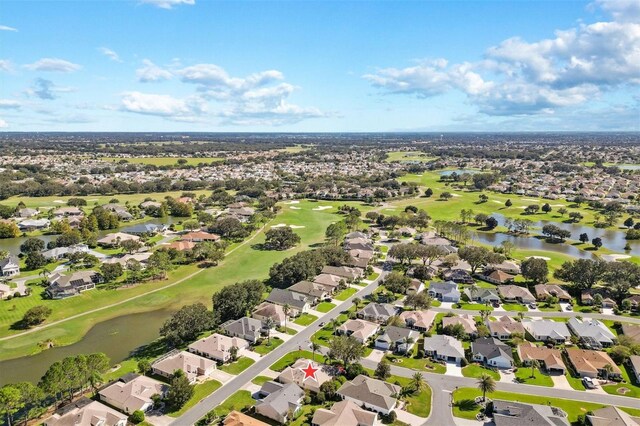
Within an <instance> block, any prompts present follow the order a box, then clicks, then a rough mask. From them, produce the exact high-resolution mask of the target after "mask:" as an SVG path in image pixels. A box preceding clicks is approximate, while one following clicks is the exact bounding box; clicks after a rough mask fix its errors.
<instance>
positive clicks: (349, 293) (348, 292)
mask: <svg viewBox="0 0 640 426" xmlns="http://www.w3.org/2000/svg"><path fill="white" fill-rule="evenodd" d="M357 292H358V289H357V288H353V287H349V288H347V289H344V290H342V291H341V292H340V293H338V294H337V295H336V297H335V299H337V300H341V301H344V300H347V299H348V298H350V297H351V296H353V295H354V294H356V293H357Z"/></svg>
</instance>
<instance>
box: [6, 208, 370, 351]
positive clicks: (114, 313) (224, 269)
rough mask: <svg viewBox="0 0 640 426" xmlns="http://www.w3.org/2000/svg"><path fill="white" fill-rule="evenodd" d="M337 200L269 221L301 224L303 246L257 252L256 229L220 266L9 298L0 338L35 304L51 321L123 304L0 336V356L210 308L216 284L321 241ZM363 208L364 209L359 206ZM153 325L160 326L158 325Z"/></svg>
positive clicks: (260, 272)
mask: <svg viewBox="0 0 640 426" xmlns="http://www.w3.org/2000/svg"><path fill="white" fill-rule="evenodd" d="M341 204H344V203H341V202H333V203H331V202H323V203H322V205H330V206H332V207H334V208H332V209H327V210H313V209H314V208H317V206H318V205H319V204H318V203H315V202H312V201H301V202H300V203H299V204H297V205H296V206H297V207H298V208H299V209H291V208H288V206H287V205H285V206H284V208H283V209H282V211H281V212H280V213H279V214H278V216H277V217H276V218H275V219H274V221H273V222H272V223H286V224H293V225H300V226H304V228H298V229H296V230H295V232H296V233H297V234H298V235H300V237H301V240H302V242H301V244H300V245H298V246H297V247H295V248H293V249H290V250H286V251H266V250H260V249H259V246H258V244H260V243H262V242H263V241H264V232H260V233H258V234H257V235H256V237H255V238H254V239H253V240H252V241H250V242H249V243H247V244H245V245H243V246H242V247H240V248H239V249H237V250H236V251H234V252H233V253H230V254H228V255H227V257H226V258H225V259H224V261H223V262H222V263H221V264H220V265H219V266H217V267H214V268H210V269H198V267H197V266H195V265H190V266H183V267H180V268H178V269H177V270H175V271H173V272H171V273H170V278H169V280H167V281H160V282H149V283H144V284H141V285H138V286H136V287H133V288H127V289H120V290H116V291H114V290H92V291H87V292H84V293H82V294H81V295H79V296H75V297H71V298H68V299H65V300H42V299H41V298H40V297H39V296H38V295H37V294H34V295H32V296H30V297H25V298H19V299H13V300H12V301H11V302H1V303H0V338H2V337H6V336H8V335H11V334H15V333H17V332H18V331H16V330H10V329H9V327H10V325H11V324H13V323H14V322H16V321H18V320H19V319H20V318H22V316H23V314H24V312H25V311H26V310H27V309H29V308H31V307H33V306H35V305H38V304H44V305H47V306H50V307H51V308H52V309H53V314H52V315H51V317H50V318H49V319H48V322H52V321H56V320H65V319H67V318H69V317H71V316H73V315H77V314H82V313H83V312H86V311H89V310H93V309H96V308H100V307H104V306H108V305H111V304H113V303H119V302H123V303H122V304H120V305H117V306H113V307H110V308H109V309H103V310H101V311H99V312H93V313H91V314H88V315H83V316H81V317H78V318H74V319H70V320H65V321H64V322H61V323H59V324H55V325H53V326H50V327H47V328H43V329H39V330H36V331H34V332H32V333H29V334H25V335H22V336H19V337H15V338H12V339H10V340H0V360H2V359H10V358H16V357H20V356H25V355H31V354H34V353H37V352H39V351H40V350H41V349H40V346H39V345H38V343H39V342H43V341H46V340H48V339H52V340H54V341H55V344H56V345H58V346H60V345H68V344H71V343H74V342H76V341H78V340H80V339H81V338H82V336H83V335H84V334H86V332H87V331H88V330H89V329H90V328H91V327H92V326H93V325H95V324H97V323H99V322H101V321H105V320H108V319H111V318H116V317H119V316H122V315H126V314H131V313H138V312H147V311H154V310H159V309H167V310H177V309H178V308H180V307H181V306H183V305H186V304H190V303H195V302H202V301H204V302H206V303H207V304H208V305H209V307H210V304H211V294H212V293H214V292H215V291H217V290H219V289H220V288H222V287H224V286H226V285H229V284H232V283H234V282H237V281H243V280H247V279H264V278H266V277H267V276H268V272H269V268H270V267H271V265H273V264H274V263H276V262H279V261H281V260H282V259H284V258H285V257H288V256H291V255H293V254H294V253H296V252H298V251H301V250H306V249H308V248H309V247H310V246H311V245H313V244H317V243H319V242H322V241H323V239H324V232H325V229H326V227H327V226H328V225H329V224H330V223H331V222H334V221H336V219H337V216H336V215H335V214H334V213H331V212H332V211H334V212H335V211H336V209H335V207H337V206H339V205H341ZM355 204H356V205H359V204H357V203H355ZM363 210H366V209H365V208H363ZM302 224H304V225H302ZM193 274H195V275H193ZM192 275H193V276H192ZM185 278H188V279H185ZM180 279H185V280H184V281H183V282H181V283H180V284H177V285H175V286H173V287H169V288H165V289H161V290H159V291H157V292H155V293H153V294H147V293H149V292H150V291H152V290H157V289H160V288H162V287H165V286H167V285H168V284H170V283H173V282H177V281H178V280H180ZM139 295H142V296H141V297H139V298H138V299H136V300H131V301H129V299H130V298H131V297H134V296H139ZM13 305H15V309H13ZM45 324H46V323H45ZM153 326H154V327H160V324H157V325H155V324H154V325H153Z"/></svg>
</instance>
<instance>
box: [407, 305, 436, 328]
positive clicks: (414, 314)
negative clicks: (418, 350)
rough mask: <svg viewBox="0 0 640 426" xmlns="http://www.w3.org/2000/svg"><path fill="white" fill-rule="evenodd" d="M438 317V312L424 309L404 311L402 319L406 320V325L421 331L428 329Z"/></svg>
mask: <svg viewBox="0 0 640 426" xmlns="http://www.w3.org/2000/svg"><path fill="white" fill-rule="evenodd" d="M435 318H436V312H434V311H428V310H422V311H403V312H402V313H401V314H400V319H401V320H402V321H404V324H405V326H407V327H409V328H412V329H414V330H419V331H428V330H429V329H430V328H431V326H432V325H433V321H434V320H435Z"/></svg>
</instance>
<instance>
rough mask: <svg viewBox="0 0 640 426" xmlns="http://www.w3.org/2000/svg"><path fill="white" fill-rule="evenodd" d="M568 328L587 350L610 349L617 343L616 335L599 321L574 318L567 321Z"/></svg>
mask: <svg viewBox="0 0 640 426" xmlns="http://www.w3.org/2000/svg"><path fill="white" fill-rule="evenodd" d="M567 326H568V327H569V330H571V332H572V333H573V334H575V335H576V336H577V337H578V338H579V339H580V343H582V344H583V346H584V347H586V348H587V349H602V348H603V347H604V348H608V347H609V346H612V345H613V344H614V343H615V342H616V336H615V334H613V333H612V332H611V330H609V328H608V327H607V326H606V325H604V323H602V321H598V320H597V319H591V318H585V319H579V318H575V317H572V318H570V319H569V321H567Z"/></svg>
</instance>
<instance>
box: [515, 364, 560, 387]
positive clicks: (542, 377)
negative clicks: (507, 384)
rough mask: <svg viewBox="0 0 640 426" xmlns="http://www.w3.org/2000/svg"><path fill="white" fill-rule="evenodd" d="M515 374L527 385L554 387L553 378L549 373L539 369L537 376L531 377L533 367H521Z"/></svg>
mask: <svg viewBox="0 0 640 426" xmlns="http://www.w3.org/2000/svg"><path fill="white" fill-rule="evenodd" d="M515 376H516V378H518V379H521V380H522V382H521V383H524V384H526V385H536V386H547V387H553V380H552V379H551V377H549V376H548V375H547V374H545V373H543V372H542V371H540V369H537V371H536V372H535V377H531V367H520V368H518V370H517V371H516V372H515Z"/></svg>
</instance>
